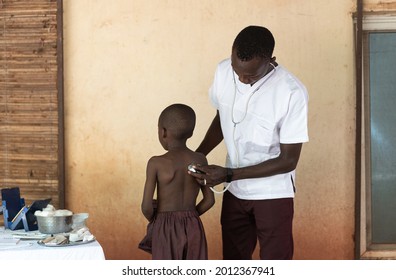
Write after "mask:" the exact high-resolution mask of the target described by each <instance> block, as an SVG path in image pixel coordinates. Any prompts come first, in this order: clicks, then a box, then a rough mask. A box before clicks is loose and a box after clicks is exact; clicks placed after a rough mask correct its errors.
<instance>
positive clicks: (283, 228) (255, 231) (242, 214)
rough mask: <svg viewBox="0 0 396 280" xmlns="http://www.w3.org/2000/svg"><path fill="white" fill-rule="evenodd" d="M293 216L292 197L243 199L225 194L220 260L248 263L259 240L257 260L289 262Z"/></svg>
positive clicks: (222, 212) (291, 254) (291, 247)
mask: <svg viewBox="0 0 396 280" xmlns="http://www.w3.org/2000/svg"><path fill="white" fill-rule="evenodd" d="M293 213H294V203H293V198H283V199H268V200H243V199H239V198H237V197H235V196H234V195H232V194H231V193H230V192H229V191H227V192H226V193H225V194H224V196H223V205H222V210H221V225H222V237H223V258H224V259H225V260H251V259H252V254H253V252H254V249H255V247H256V243H257V239H258V240H259V244H260V259H262V260H291V259H292V258H293V235H292V225H293Z"/></svg>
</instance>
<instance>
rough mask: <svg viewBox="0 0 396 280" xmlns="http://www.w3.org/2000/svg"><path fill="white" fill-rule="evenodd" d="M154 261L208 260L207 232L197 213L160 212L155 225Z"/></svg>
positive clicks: (153, 241)
mask: <svg viewBox="0 0 396 280" xmlns="http://www.w3.org/2000/svg"><path fill="white" fill-rule="evenodd" d="M152 256H153V260H207V259H208V247H207V243H206V237H205V231H204V228H203V225H202V222H201V219H200V218H199V215H198V213H197V212H196V211H175V212H158V214H157V216H156V218H155V221H154V223H153V240H152Z"/></svg>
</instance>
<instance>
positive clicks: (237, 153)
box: [209, 62, 276, 194]
mask: <svg viewBox="0 0 396 280" xmlns="http://www.w3.org/2000/svg"><path fill="white" fill-rule="evenodd" d="M269 64H270V65H271V66H272V68H273V69H272V70H271V72H270V73H269V74H267V75H266V76H265V78H264V80H263V81H262V82H261V83H260V84H259V86H258V87H257V88H256V89H255V90H254V91H253V92H252V93H251V94H250V96H249V98H248V100H247V102H246V106H245V112H244V114H243V117H242V118H241V119H240V120H239V121H236V120H235V118H234V107H235V99H236V95H237V90H238V86H237V82H236V79H235V71H234V70H232V78H233V82H234V98H233V100H232V107H231V121H232V123H233V124H234V128H233V131H232V138H233V142H234V148H235V151H236V166H235V167H236V168H239V149H238V145H237V141H236V139H235V130H236V126H237V125H238V124H240V123H241V122H243V121H244V120H245V118H246V116H247V112H248V110H249V103H250V99H252V97H253V95H254V94H255V93H256V92H258V91H259V90H260V88H261V87H262V86H263V85H264V84H265V82H267V81H268V80H269V78H271V77H272V75H273V74H274V73H275V72H276V67H275V65H274V64H272V63H271V62H270V63H269ZM238 91H239V90H238ZM231 183H232V182H230V183H228V184H227V186H226V187H225V188H224V189H223V190H221V191H217V190H215V188H214V187H209V188H210V189H211V190H212V192H214V193H217V194H222V193H225V192H226V191H227V190H228V188H229V187H230V186H231Z"/></svg>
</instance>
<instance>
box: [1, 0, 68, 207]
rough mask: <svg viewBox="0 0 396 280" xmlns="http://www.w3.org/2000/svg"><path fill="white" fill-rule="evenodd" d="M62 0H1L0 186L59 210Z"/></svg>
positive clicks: (61, 203) (61, 198)
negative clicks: (18, 189) (44, 201)
mask: <svg viewBox="0 0 396 280" xmlns="http://www.w3.org/2000/svg"><path fill="white" fill-rule="evenodd" d="M61 19H62V1H60V0H58V1H56V0H53V1H50V0H0V188H5V187H19V188H20V192H21V197H23V198H25V201H26V204H30V203H31V202H32V201H33V200H37V199H45V198H51V199H52V201H51V204H53V205H54V206H55V207H56V208H58V207H63V206H64V174H63V173H64V172H63V166H64V163H63V109H62V107H63V97H62V96H63V82H62V61H63V55H62V36H61V35H62V31H61V29H62V21H61Z"/></svg>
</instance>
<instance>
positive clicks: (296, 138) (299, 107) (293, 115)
mask: <svg viewBox="0 0 396 280" xmlns="http://www.w3.org/2000/svg"><path fill="white" fill-rule="evenodd" d="M279 138H280V143H282V144H295V143H304V142H308V140H309V138H308V93H307V91H306V89H305V88H304V87H297V88H296V89H294V90H293V91H292V92H291V95H290V99H289V106H288V110H287V114H286V116H285V117H284V118H283V121H282V124H281V126H280V137H279Z"/></svg>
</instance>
